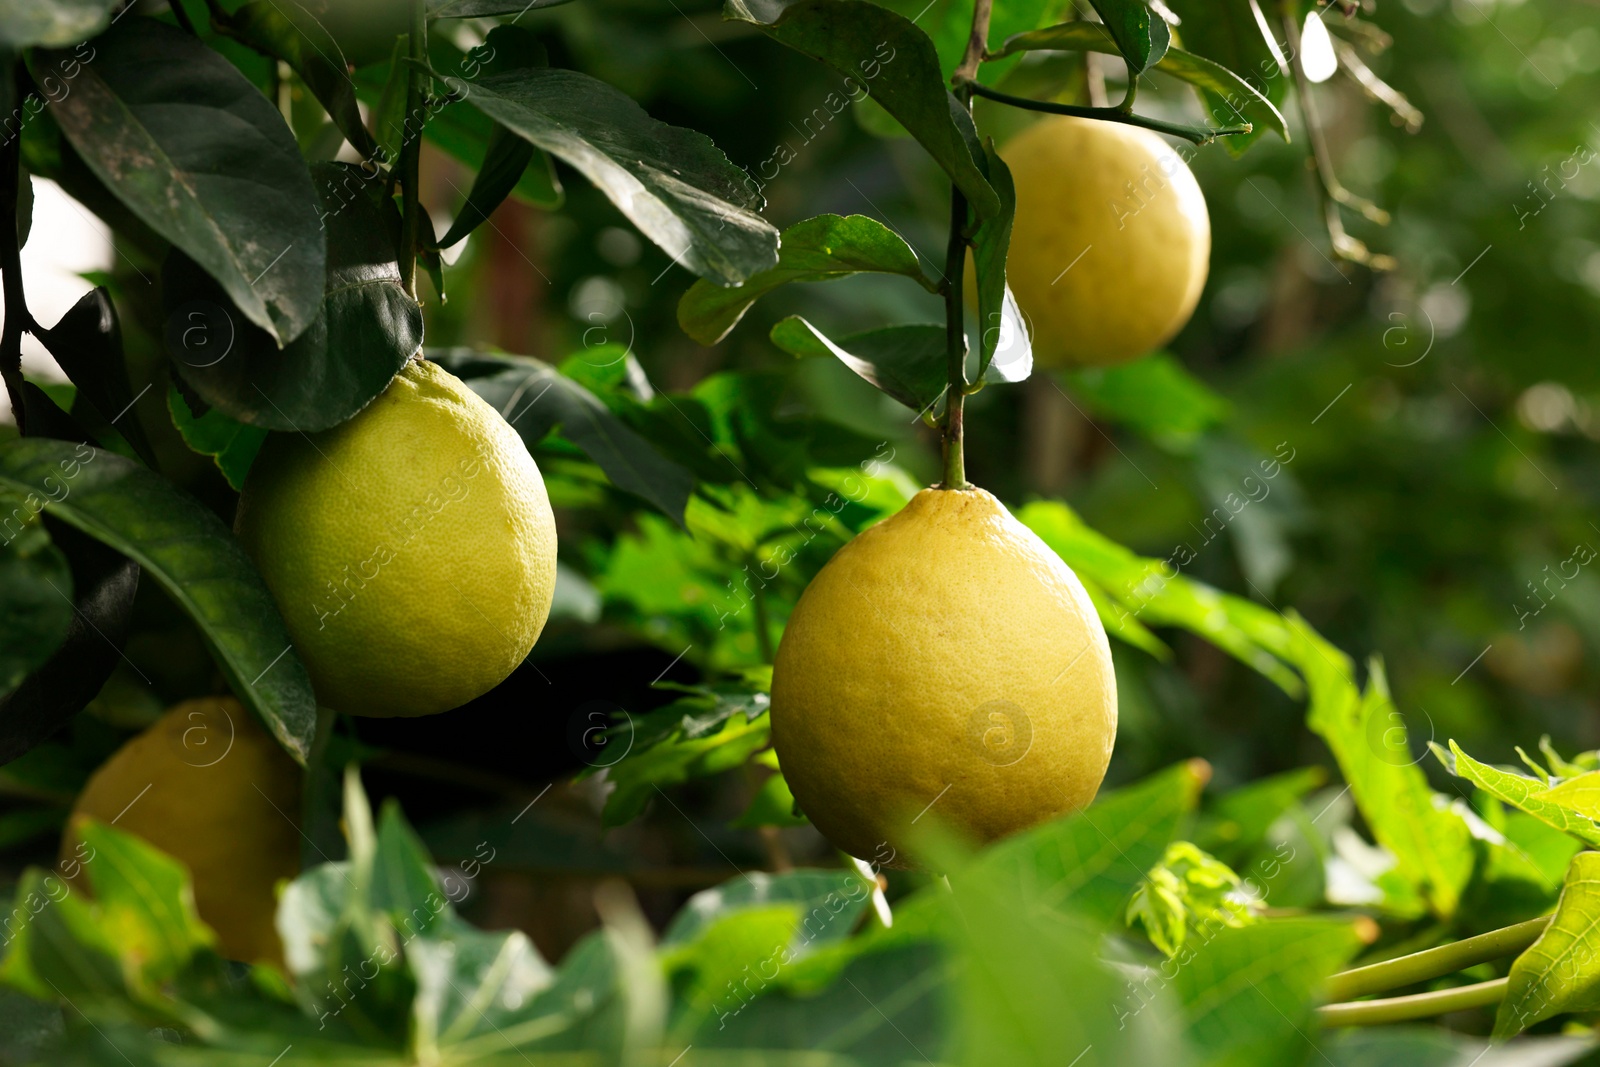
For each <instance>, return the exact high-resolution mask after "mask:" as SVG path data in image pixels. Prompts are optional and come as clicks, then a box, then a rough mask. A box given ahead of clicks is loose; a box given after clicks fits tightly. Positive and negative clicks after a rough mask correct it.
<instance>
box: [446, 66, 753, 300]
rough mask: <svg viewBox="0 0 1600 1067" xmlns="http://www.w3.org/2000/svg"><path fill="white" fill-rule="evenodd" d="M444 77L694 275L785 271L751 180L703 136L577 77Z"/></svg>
mask: <svg viewBox="0 0 1600 1067" xmlns="http://www.w3.org/2000/svg"><path fill="white" fill-rule="evenodd" d="M440 76H441V77H442V78H443V80H444V81H445V83H446V84H448V85H449V86H450V87H451V89H452V90H454V91H455V92H457V93H459V94H461V95H462V96H464V97H465V98H466V99H467V100H468V102H470V103H471V104H472V105H473V106H474V107H476V108H477V109H478V110H480V111H482V112H483V113H484V114H486V115H488V116H489V117H490V118H492V119H494V120H495V121H497V122H499V123H501V124H502V125H504V126H506V127H507V128H509V129H510V130H512V131H513V132H514V133H516V134H517V135H519V136H521V137H523V138H526V139H527V140H528V141H530V142H532V143H533V144H534V145H537V146H538V147H539V148H542V149H544V150H545V151H546V152H549V153H550V154H551V155H553V156H555V157H557V158H558V159H561V160H563V161H565V162H566V163H568V164H569V165H571V166H572V167H573V168H574V169H576V170H577V171H579V172H580V173H581V174H583V175H584V177H586V178H588V179H589V180H590V181H591V182H593V183H594V184H595V186H596V187H597V188H598V189H599V190H600V191H601V192H603V193H605V194H606V196H607V197H609V198H610V199H611V201H612V202H613V203H614V204H616V205H617V207H618V209H619V210H621V211H622V213H623V214H624V215H626V216H627V217H628V218H629V219H630V220H632V222H633V224H634V225H635V226H637V227H639V230H640V231H641V232H642V233H644V235H645V236H646V237H648V238H650V239H651V240H652V241H654V242H655V243H656V244H658V245H660V246H661V247H662V248H663V249H664V250H665V251H666V252H667V253H668V254H669V255H671V256H672V257H673V259H674V260H675V261H676V262H678V263H679V264H680V265H682V266H684V267H685V268H687V269H688V270H690V271H693V272H694V273H696V274H699V275H701V276H703V277H706V278H711V279H714V280H715V281H717V282H719V283H720V284H723V285H737V284H738V283H740V282H742V281H744V280H745V279H746V278H748V277H750V276H751V275H752V274H756V273H758V272H759V271H762V270H766V269H767V268H769V267H771V266H772V265H773V264H774V263H775V262H777V254H778V231H777V230H776V229H775V228H774V227H773V226H772V225H771V224H770V223H768V222H767V221H766V220H765V219H763V218H762V217H761V216H760V215H759V214H757V213H756V212H757V210H758V209H759V208H760V206H761V198H760V196H759V195H757V194H755V193H754V192H753V191H752V190H751V187H750V184H751V179H750V178H749V176H748V175H746V174H745V173H744V172H743V171H741V170H740V169H739V168H738V167H735V166H734V165H733V164H732V163H730V162H728V159H727V157H726V156H724V155H723V154H722V151H721V150H720V149H719V148H717V147H716V145H714V144H712V142H711V140H710V138H708V137H706V136H705V135H704V134H701V133H697V132H695V131H693V130H687V129H683V128H682V127H677V126H669V125H667V124H666V123H664V122H660V121H657V120H656V119H653V118H651V117H650V116H649V115H647V114H645V112H644V110H643V109H642V108H640V107H639V105H638V104H636V103H634V102H633V99H632V98H631V97H629V96H627V95H626V94H624V93H623V92H622V91H620V90H618V89H616V88H613V87H612V86H610V85H607V84H606V83H605V82H602V81H600V80H598V79H596V78H591V77H589V76H588V75H586V74H580V73H579V72H577V71H573V70H559V69H551V68H540V67H521V68H517V69H513V70H506V71H497V72H491V73H488V74H485V75H483V76H482V77H479V78H478V79H476V80H474V81H467V80H464V79H462V78H458V77H453V76H449V75H440Z"/></svg>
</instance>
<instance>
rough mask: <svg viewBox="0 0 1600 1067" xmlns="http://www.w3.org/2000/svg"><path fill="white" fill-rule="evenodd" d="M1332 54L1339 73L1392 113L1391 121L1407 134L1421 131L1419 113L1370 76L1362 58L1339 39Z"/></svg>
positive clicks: (1394, 89)
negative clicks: (1345, 75) (1337, 63)
mask: <svg viewBox="0 0 1600 1067" xmlns="http://www.w3.org/2000/svg"><path fill="white" fill-rule="evenodd" d="M1333 51H1334V54H1335V55H1337V56H1338V57H1339V69H1340V70H1342V71H1344V72H1345V73H1346V74H1348V75H1349V76H1350V79H1351V80H1352V81H1354V82H1355V83H1356V84H1357V85H1359V86H1361V90H1362V92H1364V93H1366V94H1367V96H1368V97H1369V98H1371V99H1373V100H1376V101H1378V103H1380V104H1383V105H1385V106H1386V107H1388V109H1389V110H1390V111H1392V112H1394V117H1395V118H1396V119H1397V120H1398V121H1399V123H1400V125H1401V126H1403V127H1404V128H1405V131H1406V132H1407V133H1416V132H1417V131H1418V130H1420V129H1422V112H1420V111H1418V110H1417V108H1416V105H1415V104H1413V103H1412V102H1411V101H1410V100H1408V99H1406V95H1405V94H1404V93H1402V92H1401V91H1400V90H1398V89H1396V88H1395V87H1394V86H1392V85H1390V84H1389V83H1388V82H1386V81H1384V80H1383V79H1382V78H1380V77H1378V76H1377V75H1376V74H1374V73H1373V72H1372V68H1371V67H1369V66H1367V65H1366V63H1364V62H1362V59H1361V56H1360V55H1358V54H1357V53H1356V50H1355V48H1354V47H1352V46H1351V45H1349V44H1347V43H1345V42H1344V41H1342V40H1339V39H1338V38H1335V39H1334V42H1333Z"/></svg>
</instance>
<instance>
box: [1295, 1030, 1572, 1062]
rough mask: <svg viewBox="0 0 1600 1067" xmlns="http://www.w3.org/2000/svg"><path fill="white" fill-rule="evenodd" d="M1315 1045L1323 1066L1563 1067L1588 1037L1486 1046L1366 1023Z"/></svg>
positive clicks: (1472, 1040) (1438, 1033) (1459, 1038)
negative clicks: (1325, 1062) (1366, 1025)
mask: <svg viewBox="0 0 1600 1067" xmlns="http://www.w3.org/2000/svg"><path fill="white" fill-rule="evenodd" d="M1321 1049H1322V1052H1323V1054H1324V1055H1325V1056H1327V1057H1328V1059H1327V1063H1328V1064H1329V1067H1400V1065H1404V1067H1564V1065H1565V1064H1568V1063H1576V1062H1578V1061H1579V1060H1581V1059H1583V1058H1584V1057H1586V1056H1588V1054H1589V1053H1590V1052H1593V1051H1594V1041H1593V1040H1592V1039H1591V1038H1587V1037H1529V1038H1523V1039H1521V1040H1519V1041H1512V1042H1510V1043H1508V1044H1503V1045H1491V1044H1489V1043H1488V1042H1485V1041H1484V1040H1483V1039H1482V1038H1474V1037H1468V1036H1466V1035H1464V1034H1456V1033H1451V1032H1450V1031H1448V1030H1445V1029H1443V1028H1441V1027H1437V1026H1427V1027H1424V1026H1372V1027H1355V1028H1352V1029H1349V1030H1344V1031H1341V1032H1338V1033H1336V1034H1333V1035H1330V1036H1329V1037H1328V1038H1325V1039H1324V1040H1323V1042H1322V1043H1321ZM1318 1062H1321V1061H1318Z"/></svg>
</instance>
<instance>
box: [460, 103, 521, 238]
mask: <svg viewBox="0 0 1600 1067" xmlns="http://www.w3.org/2000/svg"><path fill="white" fill-rule="evenodd" d="M537 151H538V149H536V148H534V147H533V145H531V144H529V143H528V142H527V141H524V140H523V139H522V138H521V137H518V136H517V135H516V134H514V133H512V132H511V131H510V130H508V129H506V128H505V127H504V126H501V125H500V124H499V123H496V124H495V127H494V132H493V133H492V134H490V136H489V147H488V148H486V149H485V150H484V154H483V164H482V165H481V166H480V167H479V168H478V173H477V176H476V177H474V178H473V179H472V188H471V189H468V190H467V200H466V203H464V204H462V205H461V212H460V213H459V214H458V215H456V217H455V221H453V222H452V223H450V229H448V230H446V231H445V235H444V236H443V237H441V238H439V247H440V248H449V247H450V246H451V245H453V244H455V243H456V242H458V241H461V240H463V239H464V238H465V237H466V236H467V234H469V233H471V232H472V231H473V230H475V229H477V228H478V227H479V226H481V225H483V222H484V220H486V219H487V218H488V217H489V216H490V215H492V214H493V213H494V209H495V208H497V207H499V206H500V204H501V202H502V201H503V200H505V198H506V197H507V196H509V195H511V190H513V189H515V188H516V187H517V182H518V181H519V180H521V178H522V172H523V170H525V169H526V168H527V166H528V164H529V162H530V161H531V160H532V159H533V154H534V153H535V152H537Z"/></svg>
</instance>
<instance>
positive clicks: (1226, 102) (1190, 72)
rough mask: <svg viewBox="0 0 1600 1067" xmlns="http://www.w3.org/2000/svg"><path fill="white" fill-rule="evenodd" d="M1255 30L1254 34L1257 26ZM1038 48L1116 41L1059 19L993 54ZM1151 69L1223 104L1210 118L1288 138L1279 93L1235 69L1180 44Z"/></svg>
mask: <svg viewBox="0 0 1600 1067" xmlns="http://www.w3.org/2000/svg"><path fill="white" fill-rule="evenodd" d="M1188 28H1189V27H1188V26H1187V24H1186V25H1184V26H1182V27H1180V28H1179V32H1180V33H1182V32H1184V31H1186V30H1188ZM1200 29H1201V30H1202V31H1203V30H1205V29H1206V27H1204V26H1202V27H1200ZM1257 35H1258V36H1259V31H1258V34H1257ZM1037 50H1050V51H1055V50H1059V51H1069V52H1100V53H1102V54H1106V55H1114V54H1117V51H1118V49H1117V45H1116V42H1114V41H1113V40H1112V39H1111V35H1110V34H1108V33H1107V32H1106V28H1105V27H1104V26H1101V25H1099V24H1097V23H1093V22H1086V21H1079V22H1064V23H1062V24H1061V25H1059V26H1051V27H1049V28H1047V29H1042V30H1033V31H1030V32H1028V33H1019V34H1017V35H1016V36H1014V37H1010V38H1008V39H1007V40H1006V42H1005V44H1004V45H1002V46H1001V48H1000V50H999V52H998V53H997V54H998V55H1001V56H1011V55H1018V54H1020V53H1022V52H1029V51H1037ZM1151 69H1154V70H1159V71H1160V72H1161V73H1163V74H1170V75H1172V76H1173V77H1174V78H1178V79H1180V80H1182V81H1186V82H1188V83H1189V84H1190V85H1193V86H1194V87H1195V88H1196V89H1198V90H1200V91H1201V92H1202V93H1203V94H1204V95H1205V97H1206V99H1207V100H1210V101H1215V102H1216V104H1218V105H1221V106H1223V108H1224V110H1223V113H1222V114H1220V115H1218V114H1216V113H1215V111H1213V117H1215V118H1216V119H1217V121H1218V122H1225V123H1227V124H1230V125H1231V124H1235V123H1238V122H1240V121H1241V120H1242V121H1245V122H1248V123H1250V124H1251V126H1253V127H1254V129H1255V133H1253V134H1252V136H1259V134H1260V133H1261V132H1262V131H1265V130H1269V129H1270V130H1273V131H1274V132H1276V133H1277V134H1278V136H1279V137H1282V138H1283V139H1284V140H1285V141H1287V140H1288V139H1289V127H1288V124H1287V123H1286V122H1285V121H1284V118H1283V113H1282V112H1281V111H1279V110H1278V106H1277V104H1275V103H1274V102H1273V101H1274V100H1281V99H1282V93H1275V94H1274V95H1273V96H1272V97H1271V98H1268V97H1267V96H1265V95H1263V94H1262V92H1261V91H1260V90H1259V89H1257V88H1256V87H1255V86H1254V85H1252V84H1251V83H1250V82H1249V81H1247V80H1246V79H1245V78H1244V77H1241V76H1240V75H1238V74H1235V73H1234V72H1233V71H1232V70H1230V69H1228V68H1227V67H1226V66H1223V65H1222V64H1220V63H1216V62H1213V61H1212V60H1210V59H1207V58H1206V57H1205V56H1202V55H1196V54H1195V53H1193V52H1186V51H1184V50H1183V49H1181V48H1169V49H1167V51H1166V53H1165V55H1163V56H1162V57H1161V59H1160V61H1159V62H1157V63H1155V64H1154V65H1153V67H1152V68H1151ZM1229 140H1232V138H1229Z"/></svg>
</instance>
